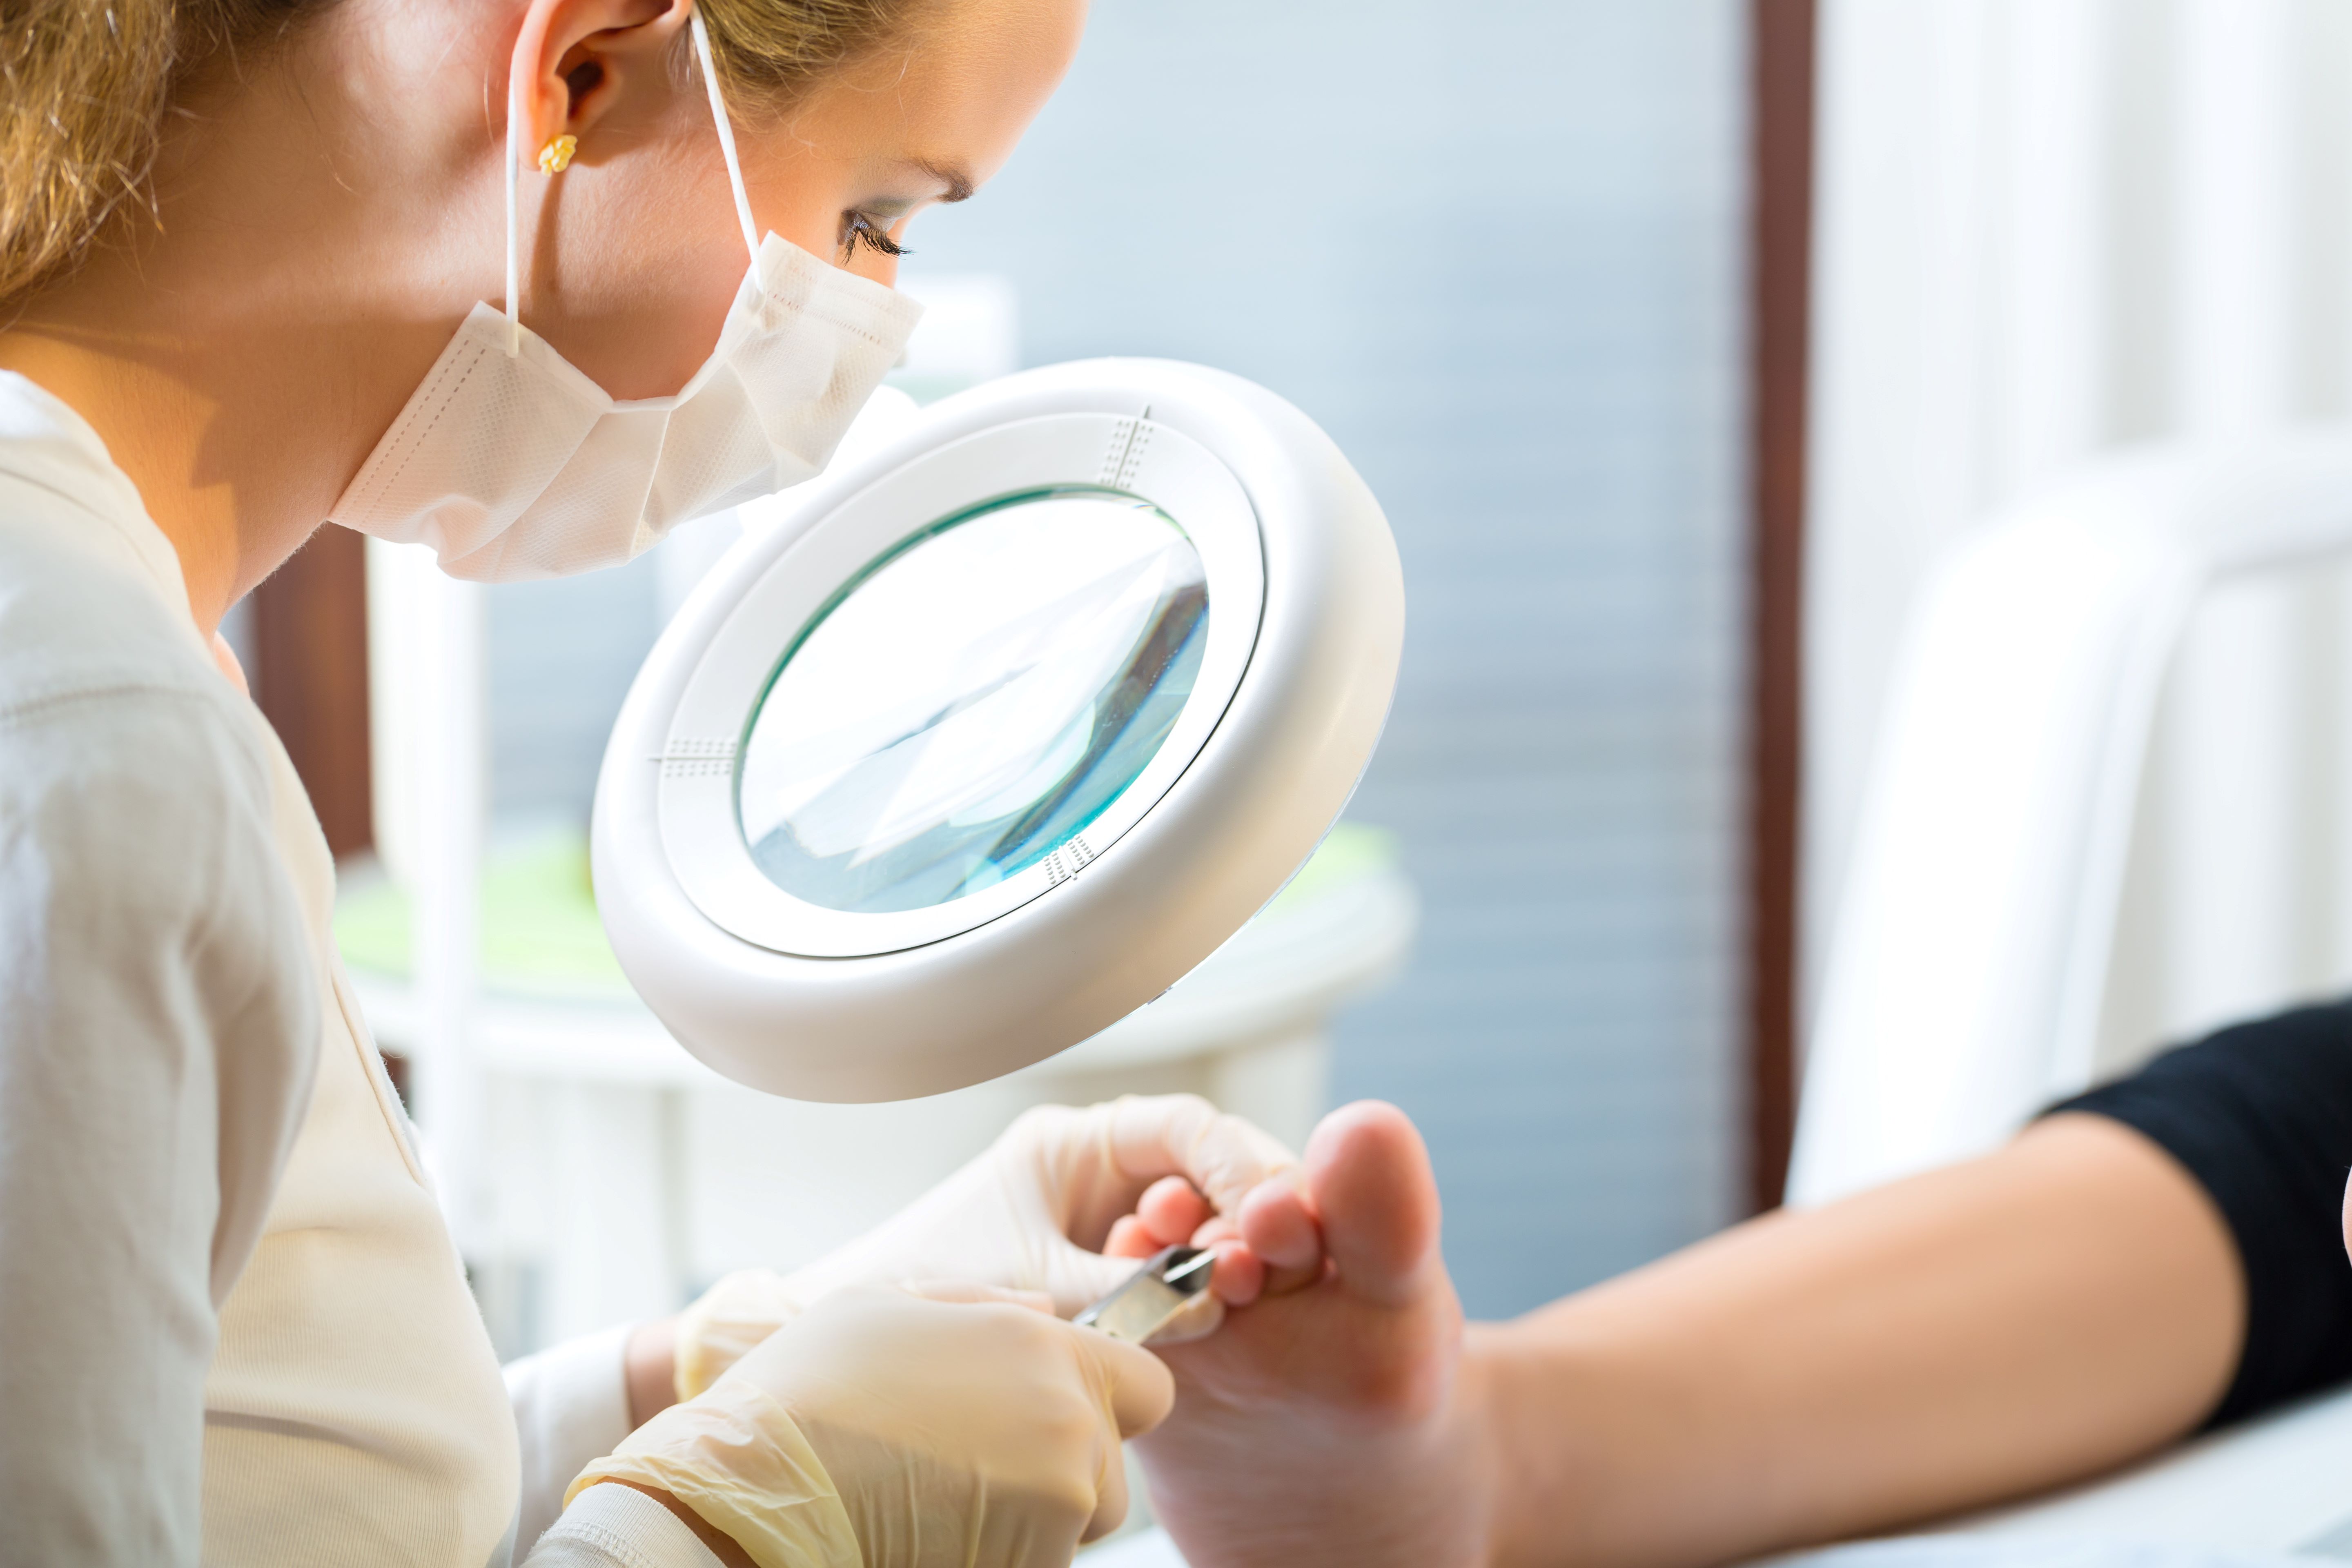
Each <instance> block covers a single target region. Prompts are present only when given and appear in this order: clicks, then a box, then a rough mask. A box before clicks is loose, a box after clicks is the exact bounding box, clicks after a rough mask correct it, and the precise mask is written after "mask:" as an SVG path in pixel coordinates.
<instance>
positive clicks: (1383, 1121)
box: [1307, 1100, 1442, 1303]
mask: <svg viewBox="0 0 2352 1568" xmlns="http://www.w3.org/2000/svg"><path fill="white" fill-rule="evenodd" d="M1307 1195H1308V1199H1309V1201H1310V1202H1311V1203H1312V1204H1313V1205H1314V1208H1315V1212H1316V1214H1317V1215H1318V1216H1319V1217H1320V1219H1321V1221H1322V1234H1323V1245H1324V1247H1325V1248H1326V1249H1327V1250H1328V1253H1329V1255H1330V1257H1331V1259H1332V1262H1333V1263H1334V1265H1335V1266H1336V1272H1337V1273H1338V1275H1339V1278H1340V1279H1342V1280H1344V1281H1346V1282H1347V1284H1348V1285H1349V1288H1350V1289H1355V1290H1358V1291H1360V1292H1362V1293H1363V1294H1365V1295H1367V1296H1370V1297H1372V1298H1373V1299H1375V1300H1383V1301H1389V1302H1400V1303H1401V1302H1402V1301H1404V1300H1406V1299H1408V1298H1409V1297H1411V1296H1412V1294H1413V1293H1414V1292H1415V1290H1416V1289H1418V1288H1419V1287H1420V1286H1421V1285H1422V1284H1423V1280H1424V1276H1425V1275H1426V1274H1427V1272H1428V1271H1429V1270H1431V1269H1432V1268H1439V1267H1442V1265H1441V1264H1440V1263H1439V1261H1438V1256H1437V1245H1438V1217H1439V1216H1438V1203H1437V1178H1436V1175H1435V1173H1433V1171H1432V1170H1431V1169H1430V1164H1429V1151H1428V1149H1427V1147H1426V1146H1424V1145H1423V1142H1422V1141H1421V1134H1420V1132H1419V1131H1416V1130H1415V1129H1414V1127H1413V1125H1412V1121H1410V1120H1408V1119H1407V1118H1406V1116H1405V1114H1404V1112H1403V1111H1402V1110H1398V1109H1397V1108H1396V1107H1395V1106H1393V1105H1387V1104H1383V1103H1381V1101H1379V1100H1360V1101H1358V1102H1357V1103H1355V1104H1353V1105H1348V1106H1342V1107H1341V1108H1340V1109H1339V1110H1335V1111H1333V1112H1332V1113H1331V1114H1330V1115H1328V1116H1327V1117H1325V1118H1324V1119H1323V1121H1322V1124H1321V1125H1320V1126H1318V1127H1317V1128H1316V1129H1315V1135H1314V1137H1313V1138H1311V1139H1309V1140H1308V1141H1307Z"/></svg>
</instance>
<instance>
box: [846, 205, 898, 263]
mask: <svg viewBox="0 0 2352 1568" xmlns="http://www.w3.org/2000/svg"><path fill="white" fill-rule="evenodd" d="M861 245H862V246H865V247H866V248H868V249H869V250H872V251H874V252H875V253H877V255H881V256H911V255H913V254H914V252H912V251H910V250H908V248H907V247H905V246H903V245H900V244H899V243H898V241H897V240H895V239H892V238H891V237H890V232H889V228H888V226H887V225H886V224H884V223H883V221H882V220H881V219H879V218H877V217H873V216H869V215H867V214H866V213H861V212H845V213H844V214H842V215H841V249H842V253H843V254H844V255H845V256H850V257H855V256H856V254H857V247H859V246H861Z"/></svg>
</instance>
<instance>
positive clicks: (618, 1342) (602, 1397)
mask: <svg viewBox="0 0 2352 1568" xmlns="http://www.w3.org/2000/svg"><path fill="white" fill-rule="evenodd" d="M630 1332H631V1328H630V1327H622V1328H618V1329H608V1330H606V1331H604V1332H603V1333H596V1334H586V1335H583V1336H582V1337H581V1338H579V1339H576V1340H567V1341H565V1342H563V1343H562V1344H560V1345H557V1346H555V1347H554V1348H552V1349H551V1350H544V1351H541V1352H539V1353H538V1354H537V1355H531V1356H525V1357H523V1358H522V1359H521V1360H520V1361H517V1362H510V1363H508V1365H507V1369H506V1374H507V1402H508V1403H509V1404H510V1405H513V1406H514V1414H515V1434H516V1436H517V1437H518V1438H519V1439H520V1443H521V1447H522V1505H521V1513H520V1521H519V1523H518V1525H517V1528H516V1531H515V1551H516V1552H517V1553H518V1554H519V1555H520V1556H521V1557H528V1556H530V1550H531V1542H535V1541H537V1540H538V1539H539V1537H540V1535H541V1532H542V1531H545V1530H546V1529H547V1527H548V1526H550V1525H551V1524H553V1523H554V1522H555V1516H556V1515H557V1514H559V1513H562V1511H563V1493H564V1489H566V1488H568V1487H570V1486H571V1485H572V1478H573V1477H574V1476H576V1475H578V1474H579V1473H580V1472H581V1471H582V1470H583V1469H585V1468H588V1464H589V1461H591V1460H592V1459H601V1458H604V1456H605V1455H607V1454H609V1453H611V1452H612V1451H613V1450H614V1448H616V1447H619V1446H620V1442H621V1439H622V1438H624V1437H625V1436H628V1435H629V1385H628V1379H627V1374H626V1371H625V1367H624V1364H623V1356H624V1355H625V1352H626V1351H627V1349H628V1344H629V1334H630ZM606 1490H611V1488H607V1489H606ZM620 1490H622V1491H626V1490H628V1489H627V1488H626V1487H622V1488H620ZM655 1511H656V1512H657V1513H663V1515H664V1517H666V1518H667V1512H666V1511H665V1510H662V1509H661V1508H659V1506H658V1505H656V1509H655ZM673 1522H675V1521H673Z"/></svg>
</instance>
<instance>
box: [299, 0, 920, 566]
mask: <svg viewBox="0 0 2352 1568" xmlns="http://www.w3.org/2000/svg"><path fill="white" fill-rule="evenodd" d="M692 26H693V30H694V44H695V51H696V53H697V54H698V56H699V57H700V59H701V64H702V77H703V80H704V82H705V83H706V84H707V85H708V86H709V89H710V112H711V115H712V117H713V118H714V119H715V120H716V121H717V122H718V126H719V150H720V152H721V153H723V154H724V156H725V158H726V160H727V178H728V181H729V183H730V184H731V185H732V187H733V189H734V193H735V215H736V216H737V217H738V218H739V219H740V220H741V223H742V226H743V243H744V244H745V245H746V246H747V247H749V248H750V249H751V271H750V274H749V275H748V276H747V277H745V279H743V286H742V288H741V289H738V290H737V291H736V295H735V302H734V304H733V306H732V307H731V308H730V310H728V312H727V322H726V325H725V326H723V327H721V328H720V329H719V346H718V347H717V348H716V349H714V350H713V351H712V352H711V355H710V358H709V360H708V361H707V362H705V363H704V364H703V366H702V368H701V369H700V370H698V371H697V372H695V373H694V376H693V379H692V380H690V381H688V383H687V384H686V386H685V388H684V389H683V390H682V391H680V392H678V393H677V395H674V396H670V397H646V398H638V399H635V400H633V401H627V402H624V401H621V400H619V399H616V398H614V397H613V396H611V395H609V394H607V393H606V392H605V391H604V389H603V388H602V387H600V386H598V385H597V384H595V383H594V382H593V381H591V380H590V379H589V378H588V377H587V376H586V375H585V374H583V373H582V372H581V371H579V370H577V369H575V368H574V367H573V366H572V364H570V363H568V362H566V361H565V359H564V358H563V356H562V354H560V353H556V352H555V350H553V349H552V348H551V347H549V346H548V345H547V343H546V342H545V341H544V340H542V339H541V338H540V337H539V335H538V334H536V333H534V332H532V331H530V329H529V328H527V327H525V326H523V325H522V323H521V321H520V319H519V318H518V316H517V314H516V295H517V292H518V288H517V284H518V266H519V263H518V255H517V246H516V223H517V218H516V192H515V184H516V180H517V177H518V171H519V170H520V167H521V148H520V145H519V143H518V138H519V137H520V134H521V132H520V126H521V116H520V114H519V113H517V112H516V106H515V105H513V104H511V103H510V104H509V105H508V109H507V308H506V310H505V312H504V313H503V314H501V313H500V312H499V311H497V310H491V309H490V308H489V307H488V305H476V306H475V307H474V309H473V310H472V312H471V313H470V314H468V315H467V318H466V320H465V321H464V322H463V323H461V324H460V325H459V326H458V328H457V335H456V336H454V337H452V338H451V339H450V340H449V346H448V347H447V348H446V349H444V350H442V351H441V357H440V359H439V360H437V361H436V362H435V363H434V366H433V370H432V374H429V375H427V376H426V377H425V380H424V382H423V384H420V385H419V386H418V387H417V389H416V391H415V393H414V394H412V395H410V397H409V399H408V405H407V406H406V407H405V408H403V409H402V410H401V411H400V417H399V418H397V419H395V420H394V421H393V423H392V428H391V429H389V430H387V431H385V432H384V436H383V440H381V441H379V442H377V443H376V447H375V450H374V451H373V452H372V453H370V454H369V455H368V459H367V461H366V462H365V463H363V464H362V465H361V466H360V471H359V474H358V477H357V478H355V479H352V483H351V488H350V489H346V490H345V491H344V492H343V494H342V497H341V499H340V500H337V501H336V502H335V505H334V509H333V510H331V512H329V513H328V517H329V519H330V520H331V521H335V522H339V523H341V524H342V525H343V526H344V527H346V528H355V529H357V530H359V531H361V532H362V533H371V534H373V535H375V536H376V537H377V538H379V539H389V540H394V541H398V542H403V543H415V542H421V543H425V544H429V545H431V546H432V547H433V548H434V551H435V552H436V554H437V555H438V556H439V558H440V563H441V568H442V570H443V571H445V572H447V573H449V574H451V575H452V576H457V577H471V578H476V579H479V580H482V581H505V580H510V579H515V578H526V577H555V576H561V575H563V574H566V573H572V572H585V571H588V570H590V569H591V568H593V567H598V566H610V565H614V564H616V563H620V562H623V561H626V560H628V559H629V558H630V557H632V556H634V555H635V554H637V553H638V552H641V551H644V550H645V549H646V548H647V547H648V546H650V545H652V544H653V543H654V542H656V541H657V540H659V539H660V538H661V537H662V535H663V534H665V533H667V532H668V531H670V530H671V529H672V528H674V527H676V526H677V524H678V523H681V522H684V521H688V519H690V518H696V517H700V516H703V515H704V514H706V513H709V512H713V511H718V510H721V509H723V508H726V507H730V506H734V505H738V504H740V503H741V502H743V501H747V500H752V499H754V498H755V497H759V496H763V495H770V494H772V493H774V492H775V491H777V490H779V489H782V488H783V487H784V486H786V485H790V484H796V483H798V482H799V481H801V480H802V479H807V478H808V477H810V476H811V475H812V474H814V473H815V472H816V471H817V470H818V469H820V468H823V467H824V464H825V461H826V459H827V458H831V457H832V456H833V449H834V447H835V445H836V444H838V443H839V441H840V440H841V435H842V432H843V431H844V430H845V429H847V428H848V426H849V422H850V420H851V419H852V418H853V417H855V416H856V413H857V411H858V409H859V408H860V407H861V406H862V405H864V404H865V402H866V398H867V397H868V396H869V395H872V393H873V391H874V389H875V387H876V386H877V385H879V384H881V380H882V377H883V374H884V373H885V372H887V370H888V369H889V368H890V366H891V365H893V364H894V363H897V362H898V355H899V353H900V351H901V350H903V349H904V348H905V347H906V344H907V337H908V333H909V332H911V331H914V327H915V321H916V319H917V318H918V317H919V316H920V315H921V314H922V307H921V306H919V305H918V304H916V303H915V302H914V301H913V300H909V299H908V298H907V297H906V296H905V295H903V294H900V293H898V291H897V290H896V289H889V288H886V287H885V286H883V285H882V284H879V283H877V282H875V281H874V280H873V279H867V278H859V277H857V276H856V275H855V274H853V273H849V272H845V271H844V270H842V269H841V268H838V267H834V266H830V265H828V264H827V263H825V262H824V261H821V260H819V259H817V258H815V257H814V256H811V255H810V254H809V253H808V252H806V251H804V250H803V249H801V248H800V247H797V246H794V245H792V244H790V243H788V242H786V241H785V240H783V239H781V238H779V237H777V236H775V235H774V234H770V235H769V236H768V237H767V239H766V240H765V241H764V242H762V241H761V240H760V239H759V238H758V234H759V231H758V229H757V228H756V227H754V226H753V225H752V222H751V202H750V200H749V198H748V197H746V195H744V191H743V172H742V167H741V164H740V163H739V162H738V161H737V159H736V155H735V135H734V132H733V130H732V129H731V127H730V125H729V123H728V119H727V108H726V105H725V103H724V102H722V101H721V100H720V98H719V78H718V75H717V73H716V72H715V71H714V70H713V69H712V68H711V62H710V40H709V35H708V34H707V33H705V32H704V31H703V26H702V16H701V14H700V13H699V12H697V13H696V14H695V15H694V16H693V18H692Z"/></svg>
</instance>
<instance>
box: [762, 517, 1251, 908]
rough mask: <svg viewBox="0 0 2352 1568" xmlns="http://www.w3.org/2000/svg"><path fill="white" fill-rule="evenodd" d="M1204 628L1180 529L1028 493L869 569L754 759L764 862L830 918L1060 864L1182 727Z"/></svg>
mask: <svg viewBox="0 0 2352 1568" xmlns="http://www.w3.org/2000/svg"><path fill="white" fill-rule="evenodd" d="M1208 628H1209V598H1208V585H1207V583H1206V581H1205V579H1204V577H1203V575H1202V567H1201V558H1200V555H1199V553H1198V552H1196V551H1195V550H1194V549H1193V547H1192V541H1191V540H1189V539H1187V538H1186V537H1185V535H1184V531H1183V530H1182V529H1181V528H1180V527H1178V526H1177V524H1176V522H1175V521H1174V520H1173V519H1171V517H1169V516H1168V515H1167V513H1165V512H1163V511H1161V510H1159V509H1158V508H1157V507H1155V506H1153V505H1151V504H1150V502H1149V501H1144V500H1138V499H1137V498H1135V497H1133V496H1129V495H1123V494H1120V493H1118V492H1117V491H1114V490H1103V489H1085V488H1076V487H1069V488H1062V489H1052V490H1045V491H1038V492H1033V493H1030V494H1026V495H1020V496H1013V497H1010V498H1007V499H1005V500H998V501H992V502H991V503H989V504H988V505H986V506H984V507H980V508H976V509H974V510H971V511H970V512H965V513H962V514H960V515H958V516H956V517H952V518H950V519H948V520H947V521H943V522H941V523H940V524H939V525H937V526H936V527H934V528H932V529H930V530H929V531H927V532H925V533H923V534H920V535H919V536H917V538H916V539H915V540H913V541H912V542H909V543H908V544H906V545H902V546H901V547H899V548H898V550H897V551H894V552H892V553H891V554H889V555H886V556H884V557H883V558H881V559H880V560H879V561H877V562H876V563H873V564H872V565H870V566H868V567H867V568H866V571H865V572H864V573H863V574H861V575H860V576H859V577H858V578H856V580H854V581H853V582H852V583H851V584H849V585H848V586H847V587H846V588H845V589H844V590H843V592H842V593H841V594H840V595H836V596H835V599H834V601H833V603H832V604H831V605H828V606H827V607H826V608H825V609H824V610H823V611H821V612H819V614H818V616H817V618H816V619H815V620H814V622H812V623H811V625H810V626H809V628H808V629H807V630H806V631H805V632H804V633H803V635H802V637H801V638H800V640H799V642H798V643H797V644H796V645H795V646H794V647H792V648H791V649H789V650H787V652H786V653H785V655H784V658H783V661H782V664H781V665H780V666H779V667H778V668H777V671H776V675H775V678H774V679H773V680H772V682H771V683H770V685H769V688H768V690H767V693H766V694H765V695H764V696H763V697H762V698H761V702H760V706H759V708H758V709H757V710H756V711H755V712H754V714H753V716H752V721H751V732H750V734H749V736H748V737H747V738H746V740H745V742H744V744H743V750H742V766H741V769H740V773H739V775H738V783H737V811H738V814H739V816H740V821H741V824H742V827H743V837H744V839H745V841H746V842H747V843H749V844H750V846H751V858H752V859H753V861H755V862H756V863H757V864H758V866H759V868H760V869H761V872H763V873H764V874H765V875H766V876H767V877H768V879H770V880H771V881H773V882H774V883H775V884H776V885H777V886H778V887H780V888H782V889H784V890H785V891H787V892H789V893H791V894H793V896H794V897H796V898H799V899H802V900H806V901H807V902H809V903H813V904H818V905H822V906H824V908H827V909H835V910H867V911H878V910H914V909H924V908H928V907H929V906H931V905H934V904H940V903H945V902H946V901H947V900H950V899H956V898H961V897H963V896H964V895H966V894H968V893H973V892H977V891H979V890H980V889H982V888H986V887H988V886H990V885H992V884H993V883H995V882H999V881H1002V880H1003V879H1004V878H1006V877H1009V876H1012V875H1013V873H1015V872H1017V871H1020V870H1022V869H1024V868H1027V867H1029V866H1032V865H1034V864H1035V863H1036V862H1037V861H1039V860H1041V859H1043V858H1045V856H1046V855H1047V854H1049V853H1051V852H1052V851H1053V850H1054V849H1055V847H1058V846H1060V845H1062V844H1064V843H1066V842H1067V841H1068V839H1069V838H1070V837H1071V836H1072V835H1074V834H1076V833H1077V832H1079V831H1080V830H1081V829H1083V828H1084V827H1085V826H1087V824H1088V823H1090V822H1092V821H1094V820H1095V818H1096V817H1097V816H1100V815H1101V814H1102V812H1103V810H1104V809H1105V808H1106V807H1108V805H1110V804H1111V802H1113V801H1115V800H1117V799H1118V796H1119V795H1120V793H1121V792H1122V791H1124V790H1125V789H1126V788H1127V786H1128V785H1129V784H1132V783H1134V782H1135V778H1136V775H1137V774H1139V773H1141V772H1142V771H1143V769H1144V767H1145V765H1146V764H1147V763H1150V760H1151V758H1152V756H1153V755H1154V753H1156V752H1158V751H1159V750H1160V744H1161V742H1164V741H1166V740H1167V738H1168V732H1169V731H1170V730H1171V729H1172V728H1173V727H1174V725H1175V722H1176V718H1177V715H1178V714H1179V713H1181V711H1182V710H1183V707H1184V701H1185V699H1186V698H1187V697H1189V696H1190V695H1191V694H1192V682H1193V679H1194V678H1195V676H1196V675H1197V673H1198V671H1199V669H1200V664H1201V650H1202V645H1203V644H1204V643H1205V642H1206V641H1207V638H1208Z"/></svg>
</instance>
